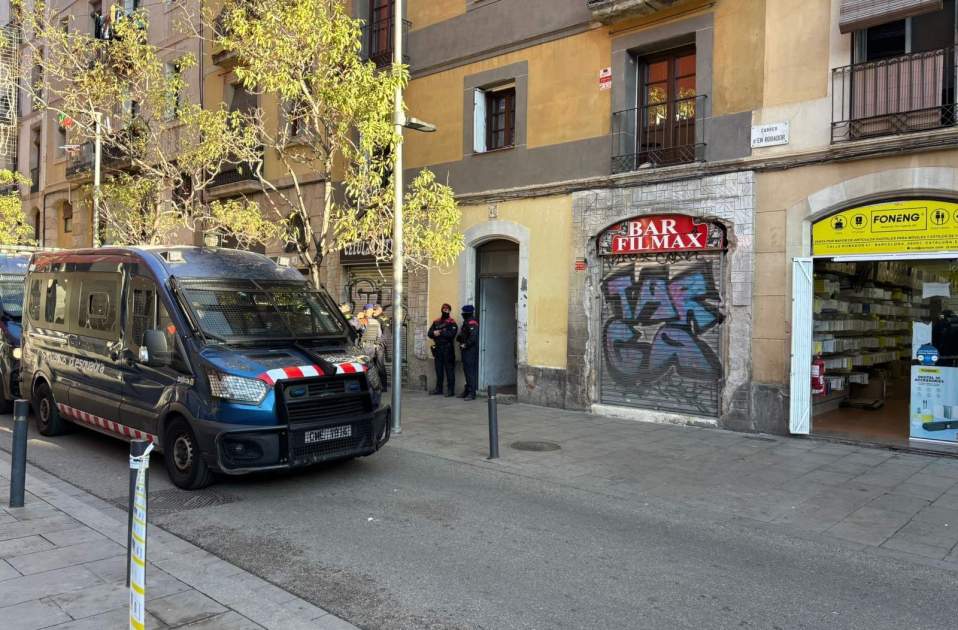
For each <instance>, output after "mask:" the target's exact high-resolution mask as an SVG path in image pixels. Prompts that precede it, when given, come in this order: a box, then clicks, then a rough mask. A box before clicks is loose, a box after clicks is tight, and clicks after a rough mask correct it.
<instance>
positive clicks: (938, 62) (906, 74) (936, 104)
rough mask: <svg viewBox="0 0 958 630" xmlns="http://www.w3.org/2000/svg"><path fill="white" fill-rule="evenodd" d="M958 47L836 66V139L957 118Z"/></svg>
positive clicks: (945, 123) (927, 126) (941, 124)
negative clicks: (956, 73) (957, 53)
mask: <svg viewBox="0 0 958 630" xmlns="http://www.w3.org/2000/svg"><path fill="white" fill-rule="evenodd" d="M956 61H958V58H956V55H955V49H954V48H942V49H938V50H931V51H928V52H920V53H912V54H909V55H903V56H900V57H893V58H890V59H882V60H879V61H867V62H864V63H856V64H852V65H849V66H843V67H841V68H835V69H834V70H832V142H844V141H847V140H860V139H865V138H874V137H878V136H888V135H895V134H902V133H914V132H918V131H928V130H932V129H940V128H943V127H951V126H954V125H955V124H956V114H958V110H956V101H955V87H956V85H955V83H956V81H955V67H956Z"/></svg>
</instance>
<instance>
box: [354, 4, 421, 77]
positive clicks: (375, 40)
mask: <svg viewBox="0 0 958 630" xmlns="http://www.w3.org/2000/svg"><path fill="white" fill-rule="evenodd" d="M394 22H395V20H394V19H393V18H392V17H391V16H390V17H389V18H387V19H382V20H375V21H372V22H370V23H369V24H367V25H366V26H364V27H363V48H362V52H361V53H360V54H361V55H362V57H363V59H368V60H369V61H372V62H373V63H375V64H376V65H377V66H378V67H380V68H382V67H384V66H388V65H389V64H391V63H392V62H393V23H394ZM411 27H412V22H410V21H409V20H403V21H402V37H403V41H404V42H408V41H409V29H410V28H411ZM407 48H408V46H407ZM403 63H406V64H408V63H409V56H408V55H406V54H405V51H404V53H403Z"/></svg>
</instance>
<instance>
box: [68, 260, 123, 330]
mask: <svg viewBox="0 0 958 630" xmlns="http://www.w3.org/2000/svg"><path fill="white" fill-rule="evenodd" d="M82 278H83V279H82V285H81V289H80V308H79V311H78V313H77V319H76V321H77V327H78V329H79V331H80V333H81V334H85V335H89V336H92V337H102V338H107V339H110V338H113V337H115V336H116V333H117V310H118V309H117V296H118V294H119V289H120V276H119V274H117V273H91V274H83V275H82Z"/></svg>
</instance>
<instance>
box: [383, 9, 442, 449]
mask: <svg viewBox="0 0 958 630" xmlns="http://www.w3.org/2000/svg"><path fill="white" fill-rule="evenodd" d="M402 16H403V2H402V0H395V2H394V3H393V66H395V67H396V68H398V67H399V66H400V65H402V62H403V61H402V44H403V42H402V25H403V17H402ZM393 100H394V104H393V122H394V124H395V125H396V134H397V135H398V136H399V142H398V143H397V144H396V162H395V164H394V165H393V188H394V189H393V195H394V196H393V361H392V363H393V365H392V379H393V391H392V418H391V423H392V432H393V433H394V434H396V435H398V434H400V433H402V423H401V419H402V351H403V348H402V318H403V310H402V299H403V288H402V283H403V264H404V263H405V258H404V254H403V207H402V205H403V172H402V168H403V166H402V134H403V128H406V129H412V130H415V131H422V132H426V133H430V132H433V131H435V130H436V126H435V125H433V124H430V123H427V122H423V121H421V120H419V119H417V118H409V119H407V118H406V114H405V112H404V111H403V100H402V87H398V86H397V87H396V93H395V95H394V99H393Z"/></svg>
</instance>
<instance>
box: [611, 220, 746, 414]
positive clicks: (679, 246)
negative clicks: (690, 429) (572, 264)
mask: <svg viewBox="0 0 958 630" xmlns="http://www.w3.org/2000/svg"><path fill="white" fill-rule="evenodd" d="M726 242H727V240H726V234H725V228H724V227H723V226H722V225H721V224H719V223H717V222H711V221H707V220H704V219H698V218H695V217H691V216H687V215H682V214H653V215H646V216H638V217H633V218H630V219H627V220H624V221H621V222H619V223H616V224H614V225H612V226H610V227H609V228H607V229H606V230H604V231H603V232H601V233H600V235H599V237H598V239H597V246H598V257H599V261H600V265H601V269H600V274H601V280H600V291H601V315H600V321H601V326H602V331H601V348H600V349H599V353H600V365H599V401H600V403H601V404H604V405H614V406H619V407H634V408H638V409H648V410H654V411H660V412H666V413H672V414H687V415H691V416H698V417H710V418H718V417H719V416H720V414H721V409H722V387H723V380H724V379H723V374H724V371H723V363H724V361H723V339H724V327H723V323H724V321H725V315H724V314H723V313H724V308H723V301H724V299H725V290H724V282H723V279H724V278H725V271H726V261H725V259H726V255H725V250H726Z"/></svg>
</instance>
